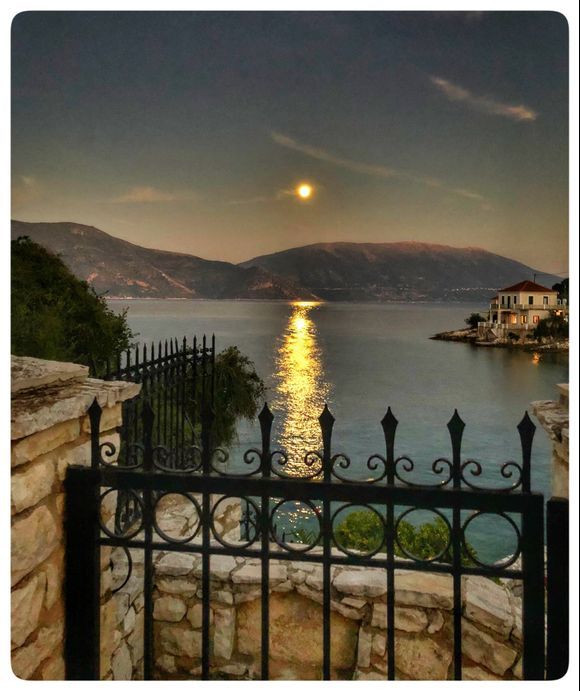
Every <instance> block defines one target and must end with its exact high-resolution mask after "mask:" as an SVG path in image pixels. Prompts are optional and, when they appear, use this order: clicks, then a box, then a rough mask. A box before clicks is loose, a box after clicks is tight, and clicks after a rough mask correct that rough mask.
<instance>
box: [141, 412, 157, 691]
mask: <svg viewBox="0 0 580 691" xmlns="http://www.w3.org/2000/svg"><path fill="white" fill-rule="evenodd" d="M142 418H143V472H144V473H148V474H151V473H152V472H153V445H152V434H153V422H154V413H153V409H152V408H151V404H150V403H149V401H147V400H145V401H144V403H143V411H142ZM153 512H154V506H153V496H152V490H151V487H150V486H147V487H146V488H145V489H144V490H143V528H144V543H145V547H144V555H143V594H144V600H145V602H144V609H143V623H144V627H143V678H144V679H145V681H148V680H151V679H152V678H153V663H154V659H153V548H152V544H153Z"/></svg>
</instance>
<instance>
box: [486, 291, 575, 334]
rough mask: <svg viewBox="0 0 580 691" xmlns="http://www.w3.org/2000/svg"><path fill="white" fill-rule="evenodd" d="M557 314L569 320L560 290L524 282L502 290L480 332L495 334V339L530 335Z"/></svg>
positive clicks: (490, 307)
mask: <svg viewBox="0 0 580 691" xmlns="http://www.w3.org/2000/svg"><path fill="white" fill-rule="evenodd" d="M553 314H555V315H561V316H564V317H565V318H567V317H568V306H567V304H566V300H559V299H558V292H557V291H556V290H552V289H551V288H546V287H545V286H541V285H539V284H538V283H534V282H533V281H520V283H516V284H515V285H513V286H508V287H507V288H502V290H500V291H498V294H497V295H496V296H495V297H493V298H492V299H491V303H490V306H489V314H488V320H487V321H486V322H480V325H479V326H480V329H479V330H480V331H481V332H484V331H487V332H489V331H490V330H491V331H492V333H493V335H495V336H500V335H501V332H502V331H504V332H505V331H515V332H520V331H527V330H528V329H535V328H536V326H537V325H538V323H539V321H540V320H541V319H545V318H546V317H549V316H550V315H553ZM481 335H484V334H483V333H482V334H481Z"/></svg>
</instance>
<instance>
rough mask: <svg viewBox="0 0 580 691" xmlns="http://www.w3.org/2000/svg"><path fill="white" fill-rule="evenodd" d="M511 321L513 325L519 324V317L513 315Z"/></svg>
mask: <svg viewBox="0 0 580 691" xmlns="http://www.w3.org/2000/svg"><path fill="white" fill-rule="evenodd" d="M510 321H511V323H512V324H517V323H518V318H517V316H516V315H515V314H512V316H511V319H510Z"/></svg>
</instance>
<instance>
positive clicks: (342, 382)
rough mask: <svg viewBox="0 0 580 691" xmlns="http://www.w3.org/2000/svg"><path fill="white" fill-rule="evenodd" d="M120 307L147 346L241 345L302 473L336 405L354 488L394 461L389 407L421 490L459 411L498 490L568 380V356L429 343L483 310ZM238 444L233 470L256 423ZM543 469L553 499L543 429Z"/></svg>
mask: <svg viewBox="0 0 580 691" xmlns="http://www.w3.org/2000/svg"><path fill="white" fill-rule="evenodd" d="M111 306H112V307H113V309H115V310H121V309H124V308H128V310H129V311H128V319H129V323H130V325H131V327H132V328H133V330H134V331H135V332H136V333H138V340H140V341H141V340H142V341H145V342H150V341H155V340H157V339H162V338H166V337H169V336H176V337H181V336H183V335H188V336H193V335H194V334H197V335H199V334H203V333H206V334H208V335H210V334H212V333H215V335H216V342H217V348H218V350H220V349H221V348H223V347H226V346H228V345H237V346H238V347H239V348H240V350H241V351H242V352H243V353H245V354H247V355H248V356H249V357H250V358H251V359H252V360H253V361H254V363H255V366H256V369H257V371H258V373H259V374H260V376H261V377H262V378H263V379H264V381H265V383H266V386H267V387H268V390H267V400H268V402H269V404H270V407H271V409H272V411H273V413H274V414H275V416H276V420H275V423H274V425H275V428H274V441H275V442H276V444H277V445H279V446H280V447H281V448H284V449H286V450H287V451H288V452H289V456H290V459H291V460H290V466H291V468H292V469H293V470H294V472H296V473H300V472H301V469H302V468H303V465H302V463H301V458H302V456H303V455H304V452H305V451H306V450H309V449H317V448H320V446H321V442H320V433H319V427H318V422H317V417H318V415H319V414H320V412H321V410H322V407H323V405H324V402H325V401H327V402H328V405H329V407H330V409H331V411H332V413H333V414H334V416H335V418H336V422H335V426H334V434H333V450H334V451H335V452H337V451H341V452H344V453H346V454H348V455H349V457H350V458H351V459H352V464H353V465H352V467H351V469H349V471H348V472H349V474H350V475H351V476H358V477H363V476H368V470H366V460H367V458H368V457H369V456H370V455H371V454H373V453H377V452H378V453H384V441H383V436H382V429H381V427H380V420H381V418H382V416H383V414H384V413H385V410H386V408H387V406H389V405H390V406H391V408H392V410H393V412H394V414H395V416H396V417H397V419H398V420H399V426H398V429H397V437H396V447H395V453H396V455H397V456H400V455H407V456H410V457H411V458H412V459H413V460H414V461H415V464H416V465H415V471H414V473H413V474H412V478H413V479H414V480H415V481H417V480H419V481H429V480H432V481H435V480H436V479H437V478H435V477H434V476H433V475H432V473H430V468H431V464H432V462H433V461H434V460H435V459H436V458H439V457H440V456H445V457H449V456H450V454H451V450H450V443H449V437H448V433H447V429H446V423H447V422H448V420H449V418H450V417H451V415H452V414H453V411H454V409H455V408H457V409H458V410H459V413H460V415H461V417H462V418H463V420H464V421H465V423H466V428H465V432H464V437H463V457H464V459H467V458H474V459H477V460H480V461H481V462H482V463H483V465H484V476H485V478H484V477H481V478H475V479H474V482H479V483H481V484H483V482H484V479H485V481H486V482H487V484H488V485H497V481H498V480H501V479H502V478H501V477H500V476H499V467H500V466H501V464H502V463H503V462H505V461H507V460H518V459H519V457H520V450H519V437H518V433H517V430H516V425H517V424H518V422H519V421H520V419H521V417H522V415H523V413H524V411H525V410H526V408H527V407H528V406H529V403H530V401H533V400H538V399H546V398H553V397H554V396H555V395H556V392H555V385H556V384H557V383H560V382H563V381H567V380H568V369H567V365H568V363H567V357H566V356H562V355H558V356H554V355H542V356H541V357H540V358H539V357H538V356H537V355H534V354H533V353H524V352H512V351H508V350H504V349H496V348H475V347H471V346H469V345H467V344H462V343H448V342H442V341H431V340H429V336H431V335H432V334H434V333H436V332H438V331H445V330H450V329H453V328H459V327H461V325H462V324H463V319H464V317H465V316H467V315H468V314H470V313H471V312H472V311H477V310H480V309H484V305H480V304H461V305H440V304H438V305H432V304H429V305H426V304H352V303H319V304H317V303H296V304H291V303H280V302H238V301H199V302H198V301H163V300H159V301H157V300H127V301H125V300H116V301H112V302H111ZM238 434H239V444H238V445H237V446H236V447H234V448H233V449H232V457H233V458H234V459H236V458H237V459H238V460H237V461H236V460H232V464H233V465H234V466H235V465H236V464H237V463H239V458H240V457H241V452H242V450H243V449H245V448H247V447H248V446H250V445H257V444H258V441H259V428H258V425H257V423H254V424H250V423H248V424H241V425H240V427H239V430H238ZM532 461H533V469H532V482H533V488H534V489H537V490H539V491H542V492H544V493H547V492H548V490H549V482H550V479H549V463H550V444H549V441H548V439H547V436H546V435H545V433H544V432H543V430H542V429H538V431H537V433H536V438H535V442H534V452H533V457H532ZM503 482H504V483H506V482H507V480H503ZM420 518H421V520H425V519H430V518H432V515H430V516H429V515H424V516H423V515H422V516H421V517H420ZM485 521H487V522H485V523H484V519H479V521H478V520H475V521H474V522H473V524H472V526H473V528H472V529H471V531H470V534H469V536H468V537H469V539H470V541H471V542H472V544H473V545H474V547H475V548H476V549H477V551H478V554H480V555H481V556H485V558H486V559H493V558H499V557H501V556H503V555H505V554H507V553H509V551H510V549H511V548H513V545H514V541H513V537H512V535H511V532H510V531H509V529H506V527H505V526H504V525H503V522H501V521H500V519H496V520H495V521H492V520H491V519H485ZM478 523H479V525H478Z"/></svg>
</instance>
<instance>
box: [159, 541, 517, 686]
mask: <svg viewBox="0 0 580 691" xmlns="http://www.w3.org/2000/svg"><path fill="white" fill-rule="evenodd" d="M298 558H299V557H298ZM210 571H211V619H210V621H211V633H210V636H211V638H210V640H211V645H212V651H211V676H212V677H213V678H226V679H259V678H260V649H261V640H260V637H261V599H260V598H261V565H260V562H259V560H257V559H249V558H243V557H235V558H234V557H230V556H225V555H224V556H221V555H220V556H213V557H212V558H211V569H210ZM331 578H332V599H331V646H332V648H331V650H332V652H331V664H332V678H334V679H386V674H387V669H386V578H385V573H384V570H382V569H375V568H368V567H354V566H345V567H338V566H333V567H332V571H331ZM395 580H396V582H395V587H396V609H395V628H396V639H395V655H396V670H395V673H396V677H397V678H398V679H447V678H450V677H451V676H452V656H453V645H452V640H453V623H452V608H453V587H452V580H451V577H450V576H447V575H444V574H426V573H418V572H411V571H397V572H396V579H395ZM322 587H323V586H322V568H321V566H320V565H316V564H312V563H306V562H299V561H296V562H286V561H284V562H282V561H276V560H275V559H273V560H272V561H271V563H270V598H269V609H270V627H269V631H270V675H271V678H272V679H319V678H321V669H322ZM200 595H201V561H200V557H199V556H196V555H192V554H179V553H175V552H167V553H159V554H158V555H157V556H156V559H155V589H154V594H153V597H154V619H155V623H154V640H155V663H156V670H155V673H156V678H158V679H189V678H195V677H199V675H200V672H201V666H200V665H201V660H200V656H201V625H202V624H201V599H200ZM462 596H463V602H462V606H463V618H462V627H463V628H462V638H463V673H464V677H465V678H466V679H487V680H493V679H518V678H521V660H520V657H521V602H520V600H519V598H516V597H514V595H513V593H512V591H511V590H510V589H509V588H508V587H507V586H506V585H505V584H503V583H496V582H495V581H493V580H490V579H487V578H482V577H476V576H468V577H464V579H463V583H462Z"/></svg>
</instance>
